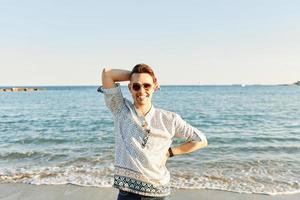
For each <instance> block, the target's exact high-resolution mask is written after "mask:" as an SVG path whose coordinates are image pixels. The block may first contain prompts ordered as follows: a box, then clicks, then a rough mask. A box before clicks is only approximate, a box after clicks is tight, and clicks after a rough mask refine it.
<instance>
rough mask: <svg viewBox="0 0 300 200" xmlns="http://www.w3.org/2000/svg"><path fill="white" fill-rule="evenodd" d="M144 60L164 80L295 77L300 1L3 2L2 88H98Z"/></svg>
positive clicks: (299, 70)
mask: <svg viewBox="0 0 300 200" xmlns="http://www.w3.org/2000/svg"><path fill="white" fill-rule="evenodd" d="M141 62H143V63H146V64H149V65H150V66H153V68H154V69H155V71H156V73H157V75H158V78H159V81H160V83H161V84H238V83H242V84H256V83H257V84H276V83H292V82H295V81H297V80H300V1H298V0H281V1H279V0H248V1H246V0H240V1H238V0H210V1H201V0H186V1H183V0H160V1H158V0H152V1H146V0H144V1H143V0H136V1H131V0H129V1H101V0H93V1H92V0H81V1H78V0H68V1H66V0H52V1H50V0H35V1H33V0H26V1H23V0H19V1H16V0H1V1H0V86H1V85H2V86H8V85H97V84H99V82H100V72H101V70H102V68H103V67H110V68H121V69H131V68H132V67H133V66H134V65H135V64H137V63H141Z"/></svg>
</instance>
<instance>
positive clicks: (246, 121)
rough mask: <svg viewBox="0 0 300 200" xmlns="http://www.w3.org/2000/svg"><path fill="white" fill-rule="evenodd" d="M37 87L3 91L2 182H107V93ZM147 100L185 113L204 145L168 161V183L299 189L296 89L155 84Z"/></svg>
mask: <svg viewBox="0 0 300 200" xmlns="http://www.w3.org/2000/svg"><path fill="white" fill-rule="evenodd" d="M42 88H44V89H45V90H41V91H35V92H0V183H27V184H34V185H41V184H47V185H59V184H74V185H80V186H86V187H88V186H96V187H111V186H112V184H113V170H114V166H113V162H114V133H113V130H114V124H113V121H112V116H111V114H110V113H109V111H108V109H107V108H106V107H105V103H104V97H103V94H101V93H99V92H97V86H43V87H42ZM122 91H123V94H124V96H125V97H126V98H128V99H130V100H131V96H130V93H129V92H128V91H127V87H126V86H122ZM153 105H154V106H155V107H157V108H162V109H166V110H169V111H173V112H176V113H178V114H179V115H181V117H182V118H183V119H184V120H186V121H187V122H188V123H190V124H191V125H193V126H195V127H196V128H198V129H199V130H201V131H202V132H204V133H205V134H206V136H207V139H208V143H209V144H208V147H206V148H204V149H201V150H199V151H196V152H193V153H191V154H187V155H181V156H176V157H173V158H171V159H169V160H168V162H167V167H168V169H169V170H170V173H171V185H172V188H173V189H177V188H186V189H211V190H224V191H231V192H238V193H259V194H269V195H279V194H292V193H300V87H299V86H275V85H269V86H268V85H252V86H247V85H246V86H243V85H242V86H241V85H227V86H226V85H225V86H208V85H206V86H205V85H195V86H161V90H160V91H158V92H156V93H154V96H153ZM182 142H184V141H182V140H180V139H178V140H177V139H176V140H174V141H173V144H172V145H174V146H176V145H179V144H180V143H182Z"/></svg>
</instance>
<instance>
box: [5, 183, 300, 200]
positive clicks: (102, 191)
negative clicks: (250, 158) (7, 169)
mask: <svg viewBox="0 0 300 200" xmlns="http://www.w3.org/2000/svg"><path fill="white" fill-rule="evenodd" d="M117 193H118V191H117V190H116V189H114V188H98V187H81V186H76V185H29V184H0V199H1V200H67V199H69V200H81V199H89V200H102V199H105V200H115V199H116V197H117ZM181 199H188V200H198V199H199V200H219V199H223V200H224V199H225V200H226V199H227V200H250V199H251V200H252V199H255V200H296V199H297V200H298V199H300V194H291V195H277V196H270V195H260V194H239V193H233V192H225V191H216V190H190V189H180V190H173V191H172V200H181Z"/></svg>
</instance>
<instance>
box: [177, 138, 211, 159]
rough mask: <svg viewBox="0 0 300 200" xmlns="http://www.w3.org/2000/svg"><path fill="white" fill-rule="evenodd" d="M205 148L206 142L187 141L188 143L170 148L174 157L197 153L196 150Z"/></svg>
mask: <svg viewBox="0 0 300 200" xmlns="http://www.w3.org/2000/svg"><path fill="white" fill-rule="evenodd" d="M206 146H207V141H206V140H205V141H201V142H198V141H197V142H196V141H189V142H185V143H183V144H181V145H179V146H177V147H172V152H173V154H174V156H176V155H181V154H187V153H191V152H194V151H197V150H198V149H201V148H203V147H206Z"/></svg>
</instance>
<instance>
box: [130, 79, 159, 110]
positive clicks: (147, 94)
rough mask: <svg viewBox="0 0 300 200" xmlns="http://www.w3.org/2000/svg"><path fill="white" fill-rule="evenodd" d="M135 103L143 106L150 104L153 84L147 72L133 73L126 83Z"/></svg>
mask: <svg viewBox="0 0 300 200" xmlns="http://www.w3.org/2000/svg"><path fill="white" fill-rule="evenodd" d="M128 88H129V91H130V93H131V95H132V98H133V100H134V103H135V105H137V106H143V105H148V104H151V99H152V94H153V92H154V88H155V85H154V83H153V79H152V77H151V76H150V75H149V74H147V73H134V74H132V76H131V80H130V83H129V84H128Z"/></svg>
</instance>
